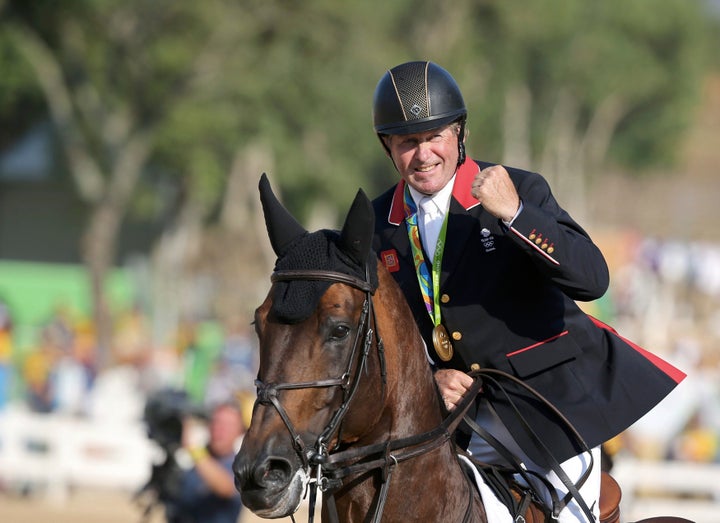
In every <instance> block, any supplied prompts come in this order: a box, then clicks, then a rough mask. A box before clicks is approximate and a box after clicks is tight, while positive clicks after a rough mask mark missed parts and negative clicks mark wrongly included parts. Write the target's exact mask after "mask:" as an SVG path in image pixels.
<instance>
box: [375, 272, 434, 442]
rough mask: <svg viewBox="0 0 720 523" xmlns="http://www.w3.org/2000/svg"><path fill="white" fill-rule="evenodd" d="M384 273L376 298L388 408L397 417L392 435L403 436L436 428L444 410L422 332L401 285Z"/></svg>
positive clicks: (380, 278)
mask: <svg viewBox="0 0 720 523" xmlns="http://www.w3.org/2000/svg"><path fill="white" fill-rule="evenodd" d="M383 272H384V274H383ZM383 272H381V273H380V274H379V275H378V276H379V280H380V287H379V289H378V293H377V296H376V300H375V301H376V312H377V318H378V325H377V330H378V333H379V334H380V336H381V337H382V338H383V342H384V345H385V353H386V358H387V373H388V397H387V400H386V408H387V409H389V410H390V411H391V415H392V418H393V420H394V421H393V427H392V429H391V430H392V432H393V436H396V437H404V436H408V435H413V434H417V433H418V432H423V431H428V430H432V429H433V428H435V427H437V426H438V425H439V424H440V423H441V422H442V418H443V410H442V406H441V404H440V399H439V396H438V393H437V388H436V386H435V380H434V378H433V375H432V371H431V369H430V365H429V363H428V360H427V356H426V351H425V345H424V343H423V340H422V337H421V335H420V331H419V329H418V327H417V325H416V324H415V320H414V318H413V316H412V313H411V312H410V308H409V307H408V305H407V303H406V301H405V298H404V297H403V295H402V292H401V291H400V288H399V287H398V286H397V284H396V283H395V281H394V280H393V278H392V276H390V274H389V273H388V272H387V271H383Z"/></svg>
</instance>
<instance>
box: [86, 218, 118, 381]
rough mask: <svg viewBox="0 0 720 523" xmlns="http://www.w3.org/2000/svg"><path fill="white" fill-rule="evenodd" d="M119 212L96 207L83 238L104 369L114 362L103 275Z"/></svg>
mask: <svg viewBox="0 0 720 523" xmlns="http://www.w3.org/2000/svg"><path fill="white" fill-rule="evenodd" d="M121 220H122V213H121V212H120V211H119V210H117V209H114V208H113V207H112V206H110V205H100V206H98V207H96V208H95V209H94V210H93V212H92V216H91V219H90V221H89V222H88V224H87V228H86V230H85V234H84V236H83V238H82V257H83V261H84V263H85V266H86V267H87V269H88V275H89V278H90V292H91V298H92V300H91V303H92V309H93V310H92V317H93V322H94V325H95V335H96V344H97V348H96V362H95V365H96V368H97V369H98V370H101V369H105V368H107V367H108V366H110V365H111V364H112V363H113V357H112V339H113V326H112V317H111V315H110V306H109V303H108V299H107V293H106V289H105V284H106V277H107V275H108V273H109V271H110V269H111V268H112V265H113V260H114V257H115V252H116V250H115V246H116V243H117V236H118V234H119V230H120V223H121Z"/></svg>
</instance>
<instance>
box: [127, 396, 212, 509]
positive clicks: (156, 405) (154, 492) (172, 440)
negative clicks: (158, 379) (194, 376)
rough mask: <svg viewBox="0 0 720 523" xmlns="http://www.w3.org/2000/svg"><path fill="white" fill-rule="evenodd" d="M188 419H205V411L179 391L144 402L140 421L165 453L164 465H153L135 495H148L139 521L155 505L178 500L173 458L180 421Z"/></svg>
mask: <svg viewBox="0 0 720 523" xmlns="http://www.w3.org/2000/svg"><path fill="white" fill-rule="evenodd" d="M188 416H192V417H198V418H203V419H208V417H209V416H208V413H207V411H205V409H203V408H201V407H198V406H197V405H194V404H193V403H192V402H191V401H190V399H189V398H188V396H187V394H186V393H185V392H184V391H181V390H175V389H162V390H159V391H158V392H156V393H154V394H153V395H151V396H150V397H149V398H148V400H147V402H146V403H145V410H144V413H143V420H144V421H145V424H146V425H147V433H148V437H149V438H150V439H151V440H152V441H154V442H155V443H157V444H158V446H159V447H160V448H161V449H162V450H163V452H164V454H165V459H164V461H163V462H161V463H158V464H153V466H152V473H151V475H150V479H149V480H148V482H147V483H146V484H145V486H143V487H142V488H141V489H140V491H139V492H138V493H137V494H136V496H135V497H136V499H139V498H140V497H142V496H145V495H148V494H150V496H151V499H150V501H149V502H147V503H146V504H145V508H144V516H143V520H142V521H147V520H148V517H149V515H150V513H151V511H152V509H153V508H154V506H155V505H157V504H158V503H163V504H165V505H166V506H167V505H168V504H172V503H173V501H174V500H177V499H178V496H179V493H180V486H181V485H180V482H181V481H182V474H183V470H182V468H181V467H180V465H178V463H177V461H176V459H175V452H176V451H177V450H178V449H179V448H180V447H181V446H182V433H183V419H185V418H186V417H188Z"/></svg>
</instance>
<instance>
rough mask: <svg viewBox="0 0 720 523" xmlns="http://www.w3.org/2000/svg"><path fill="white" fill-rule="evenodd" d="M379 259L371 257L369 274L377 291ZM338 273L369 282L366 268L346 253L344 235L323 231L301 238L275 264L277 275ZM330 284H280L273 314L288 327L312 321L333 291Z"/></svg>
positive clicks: (302, 282) (302, 281)
mask: <svg viewBox="0 0 720 523" xmlns="http://www.w3.org/2000/svg"><path fill="white" fill-rule="evenodd" d="M376 263H377V262H376V258H375V255H374V254H372V255H371V256H369V257H368V260H367V264H368V270H367V273H368V274H369V277H370V283H371V285H372V286H373V288H376V287H377V275H376V267H375V265H376ZM284 270H320V271H335V272H341V273H344V274H348V275H351V276H355V277H356V278H359V279H361V280H365V279H366V277H367V276H366V269H365V266H364V265H363V266H360V265H358V264H357V263H356V262H355V261H353V259H352V258H351V257H350V256H349V255H347V254H346V253H344V252H343V250H342V248H341V242H340V234H339V233H338V232H337V231H332V230H328V229H323V230H320V231H316V232H313V233H308V234H305V235H303V236H302V237H300V238H298V239H297V240H296V241H295V242H294V243H293V244H292V245H291V246H290V248H289V249H288V251H287V253H286V254H285V255H284V256H283V257H281V258H278V260H277V261H276V262H275V271H284ZM330 285H331V282H329V281H312V280H292V281H280V282H276V283H275V285H274V286H273V291H272V309H271V312H272V314H273V315H274V316H275V317H276V318H277V319H278V320H279V321H282V322H285V323H290V324H293V323H299V322H301V321H304V320H306V319H307V318H309V317H310V315H311V314H312V313H313V311H314V310H315V309H316V308H317V306H318V303H319V302H320V298H321V297H322V295H323V294H324V293H325V291H327V289H328V287H330Z"/></svg>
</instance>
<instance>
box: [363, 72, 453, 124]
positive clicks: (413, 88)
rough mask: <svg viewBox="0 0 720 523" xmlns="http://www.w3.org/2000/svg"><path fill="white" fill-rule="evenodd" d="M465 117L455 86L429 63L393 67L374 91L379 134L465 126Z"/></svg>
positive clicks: (375, 117)
mask: <svg viewBox="0 0 720 523" xmlns="http://www.w3.org/2000/svg"><path fill="white" fill-rule="evenodd" d="M466 116H467V109H466V108H465V102H464V101H463V97H462V94H461V93H460V88H459V87H458V85H457V83H456V82H455V80H454V79H453V77H452V76H451V75H450V73H448V72H447V71H446V70H445V69H443V68H442V67H440V66H439V65H437V64H434V63H432V62H428V61H419V62H407V63H404V64H401V65H398V66H396V67H393V68H392V69H390V70H389V71H387V72H386V73H385V74H384V75H383V77H382V78H381V79H380V81H379V82H378V84H377V87H376V88H375V97H374V100H373V120H374V126H375V131H376V132H377V133H378V134H379V135H383V134H414V133H420V132H425V131H429V130H431V129H437V128H439V127H442V126H444V125H447V124H449V123H452V122H454V121H458V120H460V121H461V122H462V123H464V120H465V117H466Z"/></svg>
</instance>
